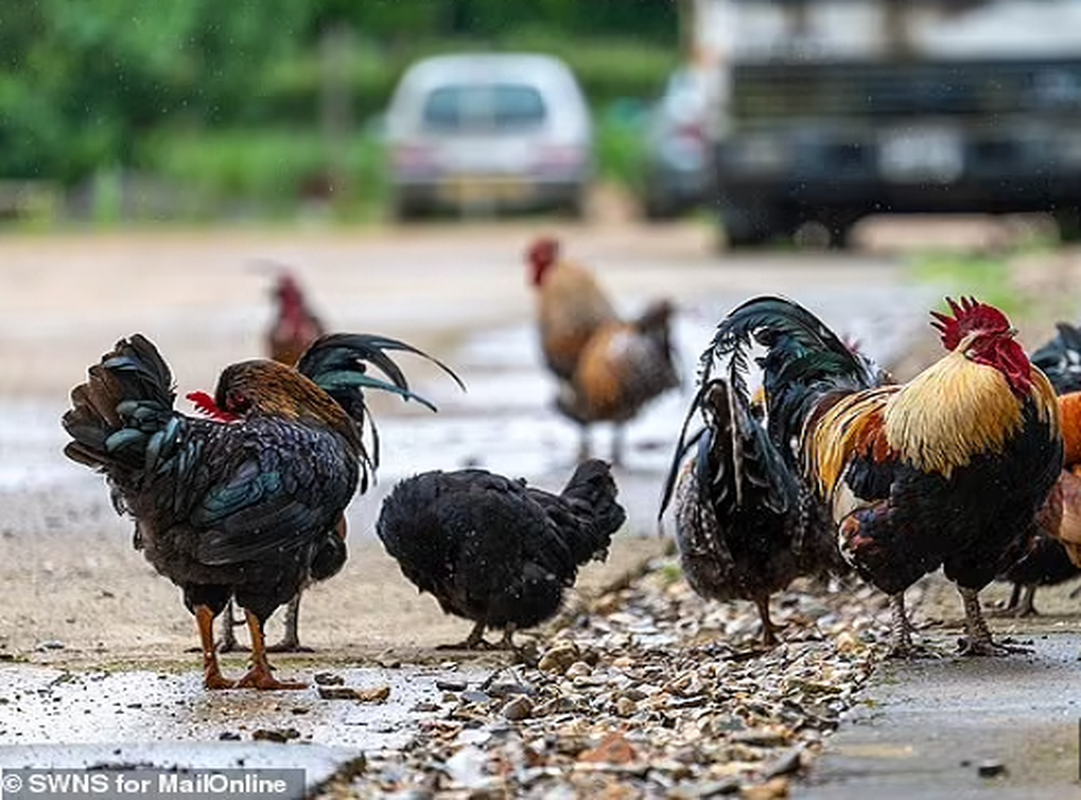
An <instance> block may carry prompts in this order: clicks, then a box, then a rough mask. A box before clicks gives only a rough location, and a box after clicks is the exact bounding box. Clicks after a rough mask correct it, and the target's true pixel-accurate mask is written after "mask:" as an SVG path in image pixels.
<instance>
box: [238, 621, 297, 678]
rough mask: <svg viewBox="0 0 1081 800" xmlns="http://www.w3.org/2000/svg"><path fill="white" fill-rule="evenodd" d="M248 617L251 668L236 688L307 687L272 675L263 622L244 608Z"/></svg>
mask: <svg viewBox="0 0 1081 800" xmlns="http://www.w3.org/2000/svg"><path fill="white" fill-rule="evenodd" d="M244 613H245V615H247V617H248V630H249V631H250V632H251V669H249V670H248V671H247V672H246V673H244V675H243V677H241V679H240V680H239V681H237V684H236V685H237V688H238V689H264V690H267V689H269V690H273V689H307V688H308V684H306V683H290V682H282V681H279V680H278V679H277V678H275V677H274V675H273V673H272V672H271V670H270V662H268V661H267V659H266V639H265V638H264V637H263V622H262V620H260V619H259V617H257V616H256V615H255V614H253V613H252V612H251V611H248V610H247V609H244Z"/></svg>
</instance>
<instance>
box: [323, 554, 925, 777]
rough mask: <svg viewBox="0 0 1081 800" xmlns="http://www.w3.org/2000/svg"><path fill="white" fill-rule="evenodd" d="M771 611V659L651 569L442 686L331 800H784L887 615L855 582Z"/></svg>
mask: <svg viewBox="0 0 1081 800" xmlns="http://www.w3.org/2000/svg"><path fill="white" fill-rule="evenodd" d="M912 594H915V591H914V592H913V593H912ZM912 599H913V600H916V599H917V598H915V597H913V598H912ZM772 606H773V609H774V616H775V621H777V622H779V623H781V624H784V625H785V626H786V627H785V630H784V631H783V632H782V634H781V635H782V639H783V643H782V644H781V645H780V646H778V647H776V648H774V649H772V650H763V649H762V648H761V647H760V646H759V645H758V636H759V632H760V628H759V621H758V615H757V612H756V610H755V609H754V607H753V605H752V604H750V603H728V604H719V603H711V602H706V601H703V600H701V599H700V598H699V597H697V596H696V595H695V594H694V593H693V592H692V591H691V589H690V588H689V587H688V586H687V584H686V583H685V582H684V581H683V579H682V578H681V577H680V573H679V568H678V565H677V563H676V562H675V560H674V559H671V558H668V559H657V560H655V561H654V562H651V563H650V564H649V565H648V566H647V567H646V569H645V571H644V572H643V573H642V574H641V575H638V576H635V577H634V578H633V579H629V580H627V581H626V582H624V583H623V584H622V585H619V586H613V587H611V588H610V589H609V590H607V591H605V592H604V593H603V594H601V595H600V596H598V597H595V598H592V599H589V600H581V601H580V602H578V603H577V604H576V607H575V608H573V609H572V610H570V611H568V612H567V613H566V614H564V616H563V617H562V618H561V619H560V620H558V621H557V623H556V624H555V625H553V626H550V627H549V628H548V629H547V630H545V631H544V632H543V634H544V636H542V637H541V638H539V639H538V641H539V642H540V643H541V644H540V646H539V649H535V648H534V649H530V648H527V650H526V652H525V653H524V656H523V658H522V661H521V662H520V663H510V662H511V660H512V659H511V658H510V657H508V665H507V666H506V667H502V668H499V669H496V670H495V671H493V672H492V674H491V675H489V676H488V677H487V679H486V680H484V681H481V682H477V683H474V684H468V683H467V682H465V681H462V682H454V681H448V682H445V683H444V684H443V685H441V687H440V688H442V690H443V692H444V694H443V697H442V709H441V710H442V711H443V712H444V713H441V714H440V715H439V716H438V717H437V718H435V719H432V720H429V721H428V722H427V723H425V725H424V726H423V728H422V729H421V730H420V731H418V733H417V735H416V736H415V738H414V739H413V741H412V742H411V743H410V745H409V746H408V747H407V748H405V749H403V750H402V751H395V752H381V753H370V754H368V758H367V763H366V765H365V766H364V768H363V769H362V770H358V771H354V772H353V774H350V775H342V776H339V777H338V778H337V779H336V780H334V781H331V782H330V783H328V784H327V785H325V786H324V787H323V789H322V791H321V796H322V797H376V796H378V797H385V796H392V797H402V798H422V797H431V796H439V797H448V798H457V797H461V798H467V797H468V798H484V797H493V798H494V797H511V796H512V797H525V798H532V797H536V798H561V797H568V798H569V797H586V796H588V797H619V798H624V797H711V796H722V795H727V794H738V795H739V796H741V797H744V798H770V797H785V796H787V795H788V792H789V785H790V782H791V781H793V780H799V777H800V775H801V774H802V773H804V772H805V770H806V769H807V767H808V765H809V764H810V763H811V761H812V760H813V758H814V757H815V755H816V754H817V753H818V752H819V751H820V750H821V747H822V743H823V740H824V737H826V736H827V735H828V734H829V733H830V731H832V730H833V729H835V728H836V727H837V725H838V723H839V720H840V716H841V714H842V713H843V712H844V711H845V710H846V709H848V708H849V707H850V706H852V705H853V704H854V703H855V702H856V701H857V692H858V690H859V688H860V686H861V685H862V684H863V683H864V682H865V681H866V680H867V678H868V676H869V675H870V674H871V672H872V670H873V668H874V666H875V664H876V663H877V662H878V661H879V660H880V659H881V658H882V657H884V655H885V650H886V648H885V642H886V638H887V635H888V632H887V626H886V621H887V619H888V613H887V612H886V611H885V600H884V598H883V597H882V596H881V595H880V594H878V593H877V592H875V591H874V590H872V589H870V588H869V587H866V586H864V585H863V584H859V585H858V586H853V587H843V586H839V585H837V584H834V585H831V586H829V587H826V586H812V585H809V584H803V583H800V584H794V585H793V588H792V589H791V590H790V591H788V592H786V593H784V594H780V595H777V596H776V597H774V599H773V604H772ZM445 666H453V665H451V664H447V665H445ZM433 710H434V709H433Z"/></svg>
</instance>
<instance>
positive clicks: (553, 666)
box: [537, 642, 579, 674]
mask: <svg viewBox="0 0 1081 800" xmlns="http://www.w3.org/2000/svg"><path fill="white" fill-rule="evenodd" d="M578 655H579V651H578V645H576V644H575V643H574V642H559V643H558V644H556V645H554V646H553V647H551V648H550V649H549V650H548V651H547V652H546V653H545V654H544V655H543V656H541V659H540V661H539V662H538V663H537V668H538V669H540V670H541V671H542V672H556V673H559V674H562V673H564V672H566V671H567V668H568V667H570V665H571V664H573V663H574V662H575V661H577V660H578Z"/></svg>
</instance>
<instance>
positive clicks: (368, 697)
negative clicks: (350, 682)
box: [319, 686, 390, 703]
mask: <svg viewBox="0 0 1081 800" xmlns="http://www.w3.org/2000/svg"><path fill="white" fill-rule="evenodd" d="M319 697H320V698H321V699H323V700H356V701H357V702H359V703H382V702H383V701H384V700H386V699H387V698H388V697H390V686H375V687H372V688H370V689H354V688H353V687H351V686H320V687H319Z"/></svg>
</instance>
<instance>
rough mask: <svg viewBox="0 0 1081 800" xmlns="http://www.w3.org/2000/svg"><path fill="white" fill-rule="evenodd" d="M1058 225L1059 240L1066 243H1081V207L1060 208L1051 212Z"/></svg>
mask: <svg viewBox="0 0 1081 800" xmlns="http://www.w3.org/2000/svg"><path fill="white" fill-rule="evenodd" d="M1051 216H1053V217H1054V218H1055V224H1056V225H1058V235H1059V239H1061V240H1062V241H1064V242H1078V241H1081V207H1078V206H1060V207H1059V208H1056V209H1055V210H1054V211H1052V212H1051Z"/></svg>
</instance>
